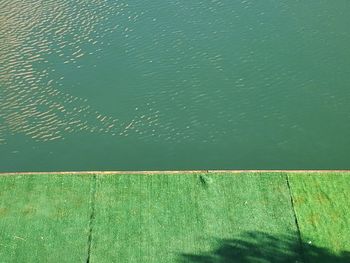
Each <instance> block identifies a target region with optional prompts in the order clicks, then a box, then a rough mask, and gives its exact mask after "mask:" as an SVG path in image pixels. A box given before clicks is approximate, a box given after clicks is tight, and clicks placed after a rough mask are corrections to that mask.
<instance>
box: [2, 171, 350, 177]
mask: <svg viewBox="0 0 350 263" xmlns="http://www.w3.org/2000/svg"><path fill="white" fill-rule="evenodd" d="M203 173H221V174H240V173H296V174H301V173H318V174H320V173H321V174H326V173H349V174H350V170H177V171H66V172H8V173H6V172H4V173H0V176H16V175H23V176H25V175H121V174H130V175H133V174H134V175H136V174H138V175H157V174H169V175H170V174H203Z"/></svg>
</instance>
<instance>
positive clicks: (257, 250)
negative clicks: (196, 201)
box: [180, 232, 350, 263]
mask: <svg viewBox="0 0 350 263" xmlns="http://www.w3.org/2000/svg"><path fill="white" fill-rule="evenodd" d="M217 242H218V246H217V248H216V249H214V250H212V251H210V252H205V253H203V254H200V255H199V254H182V255H181V258H180V262H183V263H185V262H186V263H253V262H259V263H263V262H264V263H265V262H276V263H282V262H285V263H287V262H294V263H297V262H299V263H301V262H303V263H308V262H312V263H313V262H315V263H316V262H317V263H326V262H327V263H345V262H346V263H349V262H350V252H349V251H343V252H341V253H340V254H338V255H335V254H333V253H332V252H331V251H329V250H327V249H325V248H321V247H317V246H315V245H313V244H311V243H310V242H308V243H306V242H300V240H298V238H297V236H295V235H294V236H293V235H285V236H279V237H275V236H272V235H269V234H266V233H262V232H248V233H246V234H244V235H243V236H242V237H241V238H237V239H222V240H218V241H217Z"/></svg>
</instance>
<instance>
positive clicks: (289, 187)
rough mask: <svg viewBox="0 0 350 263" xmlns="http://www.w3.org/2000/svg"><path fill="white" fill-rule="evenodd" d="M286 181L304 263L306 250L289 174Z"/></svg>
mask: <svg viewBox="0 0 350 263" xmlns="http://www.w3.org/2000/svg"><path fill="white" fill-rule="evenodd" d="M286 181H287V187H288V191H289V197H290V203H291V206H292V211H293V217H294V222H295V225H296V228H297V234H298V240H299V246H300V257H301V259H302V261H303V262H304V259H305V257H304V250H303V241H302V238H301V231H300V226H299V222H298V217H297V213H296V211H295V206H294V198H293V193H292V189H291V186H290V183H289V176H288V174H286Z"/></svg>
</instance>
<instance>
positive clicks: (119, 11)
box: [0, 0, 350, 171]
mask: <svg viewBox="0 0 350 263" xmlns="http://www.w3.org/2000/svg"><path fill="white" fill-rule="evenodd" d="M349 14H350V2H349V1H347V0H339V1H330V0H318V1H290V0H282V1H281V0H265V1H253V0H244V1H233V0H210V1H209V0H208V1H205V0H204V1H203V0H201V1H199V0H198V1H197V0H191V1H185V0H172V1H170V0H152V1H148V0H142V1H141V0H130V1H127V0H121V1H117V0H115V1H112V0H76V1H70V0H55V1H53V0H46V1H40V0H36V1H34V0H32V1H30V0H0V171H58V170H149V169H152V170H162V169H346V168H350V161H349V156H350V101H349V100H350V29H349V25H350V15H349Z"/></svg>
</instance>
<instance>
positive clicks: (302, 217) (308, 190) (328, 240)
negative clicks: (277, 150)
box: [289, 173, 350, 262]
mask: <svg viewBox="0 0 350 263" xmlns="http://www.w3.org/2000/svg"><path fill="white" fill-rule="evenodd" d="M289 180H290V184H291V188H292V193H293V198H294V206H295V211H296V215H297V218H298V223H299V227H300V230H301V236H302V239H303V241H304V242H305V243H306V244H308V245H305V247H304V249H305V252H306V254H308V249H309V247H310V245H311V246H312V245H316V246H319V247H323V248H326V249H328V250H330V252H331V253H334V254H342V252H344V251H348V253H349V252H350V174H349V173H347V174H345V173H333V174H319V175H315V174H312V175H311V174H303V175H289ZM309 244H310V245H309ZM346 259H347V260H349V261H347V262H350V255H349V254H348V257H347V258H346ZM324 262H326V261H324ZM344 262H346V261H344Z"/></svg>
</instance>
